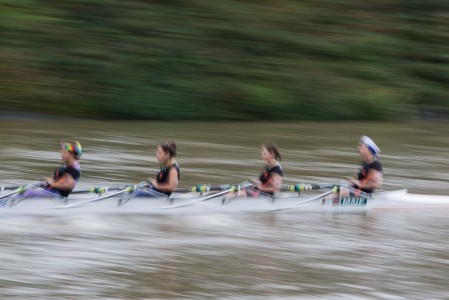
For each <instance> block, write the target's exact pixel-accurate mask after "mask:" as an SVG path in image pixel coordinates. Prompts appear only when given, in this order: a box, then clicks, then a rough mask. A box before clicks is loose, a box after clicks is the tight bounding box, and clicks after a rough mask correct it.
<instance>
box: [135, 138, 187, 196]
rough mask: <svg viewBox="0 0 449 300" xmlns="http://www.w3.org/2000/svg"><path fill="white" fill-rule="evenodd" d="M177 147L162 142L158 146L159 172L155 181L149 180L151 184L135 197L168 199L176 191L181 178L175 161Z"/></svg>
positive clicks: (139, 191)
mask: <svg viewBox="0 0 449 300" xmlns="http://www.w3.org/2000/svg"><path fill="white" fill-rule="evenodd" d="M176 151H177V146H176V143H175V142H174V141H169V142H164V143H161V144H159V145H158V147H157V151H156V158H157V160H158V161H159V163H160V168H161V169H160V171H159V172H158V173H157V175H156V179H150V182H151V184H149V185H148V186H147V187H146V188H144V189H140V190H138V191H136V192H135V193H134V195H133V196H137V197H157V196H162V197H169V196H170V195H171V193H173V192H174V191H175V190H176V187H177V186H178V182H179V179H180V176H181V171H180V169H179V165H178V162H177V161H176V159H175V158H176Z"/></svg>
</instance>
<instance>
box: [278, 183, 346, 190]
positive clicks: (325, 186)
mask: <svg viewBox="0 0 449 300" xmlns="http://www.w3.org/2000/svg"><path fill="white" fill-rule="evenodd" d="M334 186H338V184H332V183H329V184H328V183H326V184H314V183H297V184H290V185H284V186H283V187H282V188H281V190H282V191H285V192H304V191H312V190H321V189H331V188H333V187H334Z"/></svg>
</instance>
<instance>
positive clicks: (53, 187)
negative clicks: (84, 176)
mask: <svg viewBox="0 0 449 300" xmlns="http://www.w3.org/2000/svg"><path fill="white" fill-rule="evenodd" d="M82 152H83V148H82V147H81V144H80V143H79V142H78V141H75V142H68V143H61V160H62V162H63V164H64V165H63V166H62V167H60V168H58V169H57V170H56V171H55V173H54V175H53V178H45V185H44V186H43V188H44V190H46V191H48V192H51V193H53V194H56V195H60V196H63V197H68V196H69V194H70V193H71V192H72V191H73V189H74V188H75V184H76V182H77V181H78V180H79V178H80V176H81V167H80V164H79V162H78V161H79V159H80V158H81V154H82Z"/></svg>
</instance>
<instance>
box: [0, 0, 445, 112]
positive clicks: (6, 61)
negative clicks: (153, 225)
mask: <svg viewBox="0 0 449 300" xmlns="http://www.w3.org/2000/svg"><path fill="white" fill-rule="evenodd" d="M0 4H1V7H2V9H1V10H0V44H1V51H0V55H1V57H0V59H1V61H0V62H1V75H0V76H1V77H0V78H1V81H0V89H1V96H0V97H1V99H0V101H1V102H2V103H1V106H2V109H12V110H20V111H33V112H36V111H37V112H43V113H49V114H63V115H69V116H78V117H80V116H81V117H95V118H120V119H160V120H178V119H179V120H180V119H183V120H198V119H203V120H216V119H221V120H223V119H226V120H360V119H369V120H404V119H406V118H416V117H419V116H421V115H422V114H425V116H427V117H434V116H436V117H438V116H445V117H447V116H449V101H448V99H449V97H448V96H449V88H448V87H449V42H448V37H449V26H448V24H449V2H448V1H447V0H427V1H422V0H409V1H402V0H367V1H358V0H338V1H335V0H313V1H311V0H309V1H287V0H276V1H269V0H258V1H256V0H235V1H231V0H227V1H217V0H208V1H201V0H166V1H157V0H154V1H151V0H146V1H145V0H140V1H139V0H126V1H122V0H98V1H92V0H90V1H87V0H45V1H40V0H14V1H6V0H0Z"/></svg>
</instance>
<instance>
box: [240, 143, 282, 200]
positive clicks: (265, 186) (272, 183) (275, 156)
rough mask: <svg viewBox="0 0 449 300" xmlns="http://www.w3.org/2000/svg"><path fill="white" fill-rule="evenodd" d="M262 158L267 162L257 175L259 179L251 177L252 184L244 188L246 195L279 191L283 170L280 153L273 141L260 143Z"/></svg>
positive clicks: (254, 195)
mask: <svg viewBox="0 0 449 300" xmlns="http://www.w3.org/2000/svg"><path fill="white" fill-rule="evenodd" d="M260 154H261V157H262V159H263V160H264V161H265V162H266V163H267V165H266V167H265V168H264V169H263V171H262V173H261V174H260V176H259V179H258V180H257V179H251V181H252V183H253V186H252V187H250V188H247V189H246V195H247V196H248V197H257V196H259V195H263V194H268V195H270V196H274V194H275V193H276V192H278V191H280V189H281V186H282V177H283V176H284V171H283V169H282V166H281V164H280V162H279V161H280V160H281V154H280V153H279V149H278V147H277V146H276V144H274V143H267V144H264V145H262V148H261V150H260Z"/></svg>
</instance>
